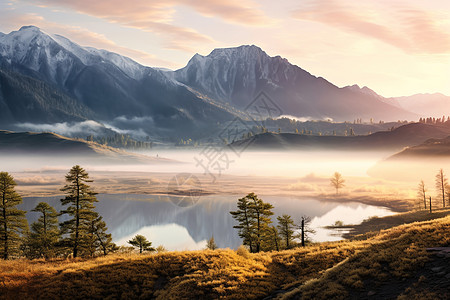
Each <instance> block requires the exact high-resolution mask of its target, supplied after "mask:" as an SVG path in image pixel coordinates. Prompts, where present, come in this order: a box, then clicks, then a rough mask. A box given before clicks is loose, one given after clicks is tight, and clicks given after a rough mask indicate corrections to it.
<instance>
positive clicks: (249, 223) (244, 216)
mask: <svg viewBox="0 0 450 300" xmlns="http://www.w3.org/2000/svg"><path fill="white" fill-rule="evenodd" d="M272 209H273V206H272V205H271V204H269V203H265V202H264V201H262V200H261V199H259V198H258V196H257V195H256V194H255V193H250V194H248V195H247V196H245V197H244V198H241V199H239V200H238V210H237V211H231V212H230V213H231V215H232V216H233V218H234V219H235V220H237V221H238V222H239V225H236V226H233V227H234V228H237V229H239V236H240V237H241V238H242V239H243V244H244V245H247V246H249V247H250V252H260V251H261V250H262V247H261V246H262V244H263V243H264V240H265V239H266V238H269V237H268V236H269V235H268V234H267V232H268V231H269V230H270V228H269V225H270V224H271V223H272V221H271V220H270V216H271V215H273V212H272Z"/></svg>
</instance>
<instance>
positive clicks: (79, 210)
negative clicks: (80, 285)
mask: <svg viewBox="0 0 450 300" xmlns="http://www.w3.org/2000/svg"><path fill="white" fill-rule="evenodd" d="M66 182H67V184H66V185H65V186H64V187H63V188H62V189H61V191H63V192H65V193H66V194H67V196H66V197H65V198H64V199H61V204H62V205H63V206H67V208H66V209H64V210H62V211H61V214H66V215H68V216H69V220H67V221H64V222H62V223H61V224H60V225H61V232H62V233H63V234H66V235H68V236H66V238H65V239H64V241H65V244H66V245H67V246H68V247H70V248H71V249H72V253H73V257H78V256H79V254H80V252H81V251H83V252H85V253H86V252H87V253H89V252H91V249H92V245H91V244H90V243H91V242H92V241H93V240H92V239H90V238H89V236H88V234H89V232H90V229H91V225H92V221H94V220H95V219H96V218H98V214H97V213H96V212H95V211H94V208H95V206H94V203H95V202H98V200H97V198H96V197H95V195H96V193H95V192H94V191H93V190H92V189H91V187H90V186H89V185H88V184H87V183H90V182H92V180H90V179H89V174H88V173H87V172H86V170H84V169H83V168H81V167H80V166H78V165H76V166H74V167H72V169H70V171H69V173H67V175H66Z"/></svg>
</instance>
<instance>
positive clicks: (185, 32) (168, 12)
mask: <svg viewBox="0 0 450 300" xmlns="http://www.w3.org/2000/svg"><path fill="white" fill-rule="evenodd" d="M28 2H30V3H32V4H34V5H44V6H47V7H50V8H54V7H63V8H69V9H73V10H75V11H77V12H78V13H81V14H87V15H90V16H94V17H97V18H101V19H104V20H106V21H108V22H111V23H117V24H120V25H122V26H126V27H130V28H137V29H140V30H142V31H147V32H153V33H155V34H158V35H160V36H162V37H163V38H164V40H167V41H168V42H167V43H166V45H165V46H166V48H170V49H177V50H182V51H189V52H191V51H192V49H191V48H190V47H189V46H188V45H190V44H191V45H192V47H193V46H194V45H195V44H198V43H212V42H214V41H213V39H212V38H210V37H208V36H206V35H203V34H201V33H199V32H197V31H195V30H193V29H190V28H184V27H181V26H177V25H174V24H172V21H173V18H172V17H173V15H174V12H175V9H174V3H173V2H174V1H168V2H166V1H162V0H152V1H146V0H135V1H132V2H124V1H119V0H108V1H91V0H77V1H70V0H29V1H28ZM171 41H172V42H171ZM173 41H178V42H173Z"/></svg>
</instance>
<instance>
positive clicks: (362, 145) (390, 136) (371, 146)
mask: <svg viewBox="0 0 450 300" xmlns="http://www.w3.org/2000/svg"><path fill="white" fill-rule="evenodd" d="M448 135H450V126H438V125H430V124H423V123H411V124H407V125H403V126H400V127H398V128H396V129H394V130H392V131H379V132H376V133H373V134H370V135H356V136H318V135H304V134H294V133H273V132H269V133H263V134H258V135H255V136H252V137H250V138H247V139H244V140H240V141H236V142H234V143H231V144H230V145H229V147H231V148H233V147H234V148H239V147H243V146H246V145H249V147H250V148H251V149H291V150H294V149H295V150H299V149H301V150H318V149H320V150H391V151H399V150H401V149H402V148H404V147H407V146H414V145H417V144H420V143H422V142H424V141H425V140H427V139H429V138H430V137H435V138H443V137H447V136H448Z"/></svg>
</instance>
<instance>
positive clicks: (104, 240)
mask: <svg viewBox="0 0 450 300" xmlns="http://www.w3.org/2000/svg"><path fill="white" fill-rule="evenodd" d="M107 230H108V228H107V227H106V223H105V221H103V218H102V217H101V216H98V217H97V218H96V219H94V220H92V221H91V227H90V230H89V234H91V235H92V236H93V245H94V248H95V249H96V250H97V249H100V250H101V251H102V252H103V255H107V254H108V253H110V252H114V251H116V250H117V249H118V247H117V245H116V244H114V243H113V242H112V237H111V234H110V233H106V231H107Z"/></svg>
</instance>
